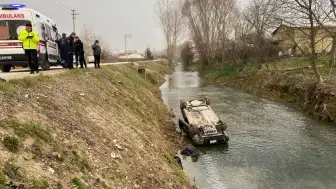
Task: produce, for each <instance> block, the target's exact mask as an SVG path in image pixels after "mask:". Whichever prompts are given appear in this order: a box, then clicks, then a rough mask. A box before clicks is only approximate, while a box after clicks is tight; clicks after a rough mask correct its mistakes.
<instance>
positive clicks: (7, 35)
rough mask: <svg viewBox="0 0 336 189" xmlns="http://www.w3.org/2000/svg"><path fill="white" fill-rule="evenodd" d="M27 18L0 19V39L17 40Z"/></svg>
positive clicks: (27, 21)
mask: <svg viewBox="0 0 336 189" xmlns="http://www.w3.org/2000/svg"><path fill="white" fill-rule="evenodd" d="M27 23H31V21H29V20H0V40H17V39H18V36H19V33H20V31H21V30H24V29H25V28H26V24H27Z"/></svg>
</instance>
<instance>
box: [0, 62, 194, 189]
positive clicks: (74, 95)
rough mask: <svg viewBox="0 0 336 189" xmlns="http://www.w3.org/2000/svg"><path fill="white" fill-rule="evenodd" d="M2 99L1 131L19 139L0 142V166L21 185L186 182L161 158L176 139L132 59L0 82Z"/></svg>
mask: <svg viewBox="0 0 336 189" xmlns="http://www.w3.org/2000/svg"><path fill="white" fill-rule="evenodd" d="M156 66H157V65H155V66H153V67H156ZM0 103H1V104H2V106H1V107H0V111H1V112H2V114H1V116H0V120H1V121H0V138H3V137H5V136H6V135H8V136H17V137H19V139H20V140H21V141H22V144H23V147H22V148H23V149H22V150H19V151H18V152H17V153H16V154H13V153H12V152H10V151H8V150H6V149H5V147H4V146H3V145H2V144H1V145H0V159H1V160H4V161H1V162H0V170H4V169H6V166H7V167H8V165H13V166H14V168H15V169H14V170H16V171H18V172H19V173H20V175H22V178H21V177H20V178H10V177H9V179H11V180H14V181H17V180H19V181H20V182H23V183H25V188H34V183H35V185H37V186H39V187H38V188H45V187H46V186H53V187H55V188H60V187H61V186H62V187H63V188H73V187H74V186H76V187H77V188H85V187H86V188H91V189H92V188H93V189H94V188H97V189H98V188H99V189H101V188H113V189H118V188H144V189H146V188H148V189H153V188H177V189H178V188H190V186H189V184H188V182H187V181H186V180H187V179H186V178H185V177H184V176H183V174H181V172H180V170H178V169H177V167H176V165H175V164H174V163H172V162H170V161H168V160H167V158H166V154H167V152H169V153H170V152H174V150H175V148H174V143H178V142H179V140H180V139H178V137H177V136H175V134H173V133H172V131H171V130H173V129H171V128H169V125H168V122H167V120H168V114H167V108H166V106H165V105H164V104H163V102H162V100H161V98H160V91H159V89H157V88H156V87H154V85H153V84H152V83H151V82H149V81H148V80H145V79H144V78H143V77H142V76H141V75H139V74H138V73H137V72H136V71H135V70H134V69H132V68H130V67H129V66H126V65H120V66H107V67H103V69H101V70H91V69H84V70H74V71H69V72H67V73H65V74H61V75H59V76H56V77H39V76H38V77H34V78H29V79H28V78H27V79H23V80H14V81H11V82H9V83H0ZM172 141H173V142H172ZM114 154H117V157H111V155H112V156H114ZM119 155H120V157H121V158H118V156H119ZM12 158H14V159H12ZM7 161H10V162H15V163H11V164H8V163H5V162H7ZM16 168H17V169H16ZM0 172H1V171H0ZM7 177H8V175H7ZM0 180H1V175H0ZM33 181H34V182H33ZM0 187H1V182H0ZM35 188H36V186H35Z"/></svg>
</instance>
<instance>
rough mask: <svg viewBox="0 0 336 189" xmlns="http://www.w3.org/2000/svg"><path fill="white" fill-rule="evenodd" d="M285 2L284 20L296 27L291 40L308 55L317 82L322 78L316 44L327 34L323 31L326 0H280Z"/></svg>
mask: <svg viewBox="0 0 336 189" xmlns="http://www.w3.org/2000/svg"><path fill="white" fill-rule="evenodd" d="M282 2H283V3H284V4H285V6H284V10H283V16H284V18H285V19H284V21H285V23H287V24H288V25H289V26H291V27H295V28H296V32H295V33H294V35H293V38H295V39H293V42H294V43H295V44H296V47H297V48H298V49H299V50H300V51H301V53H302V54H303V55H305V56H306V57H309V59H310V63H311V66H312V68H313V71H314V73H315V76H316V79H317V80H318V82H320V83H322V82H323V78H322V76H321V74H320V72H319V69H318V67H317V54H318V53H320V52H318V50H317V44H318V43H319V42H320V41H322V40H324V39H325V38H326V37H327V36H329V35H326V34H325V33H324V32H323V31H324V30H325V28H326V27H323V25H324V23H326V21H327V18H328V16H327V15H328V14H326V7H325V3H327V4H328V0H282Z"/></svg>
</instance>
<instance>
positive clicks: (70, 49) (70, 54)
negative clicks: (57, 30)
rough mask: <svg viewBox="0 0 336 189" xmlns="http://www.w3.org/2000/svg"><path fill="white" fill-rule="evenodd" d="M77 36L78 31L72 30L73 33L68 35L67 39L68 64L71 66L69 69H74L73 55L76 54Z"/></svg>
mask: <svg viewBox="0 0 336 189" xmlns="http://www.w3.org/2000/svg"><path fill="white" fill-rule="evenodd" d="M75 37H76V33H75V32H72V33H71V35H70V36H69V37H68V40H67V66H68V68H69V70H71V69H73V68H74V67H73V61H74V59H73V56H74V52H75V42H74V40H75Z"/></svg>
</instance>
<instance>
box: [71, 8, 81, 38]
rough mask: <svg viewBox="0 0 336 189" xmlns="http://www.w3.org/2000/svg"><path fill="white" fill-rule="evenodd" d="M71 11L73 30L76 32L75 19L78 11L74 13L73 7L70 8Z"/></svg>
mask: <svg viewBox="0 0 336 189" xmlns="http://www.w3.org/2000/svg"><path fill="white" fill-rule="evenodd" d="M71 12H72V13H71V15H72V24H73V32H75V33H76V25H75V19H76V16H77V15H79V13H75V12H76V10H74V9H72V10H71Z"/></svg>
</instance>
